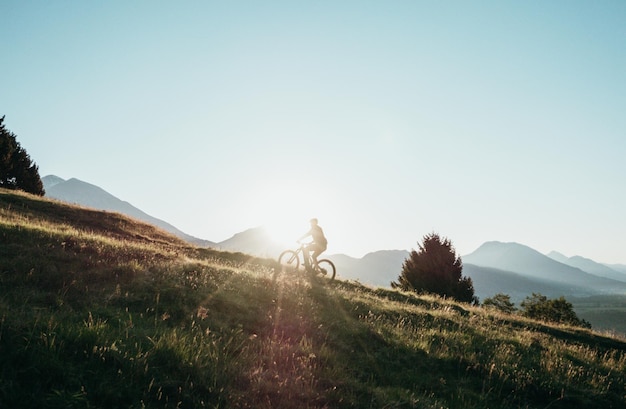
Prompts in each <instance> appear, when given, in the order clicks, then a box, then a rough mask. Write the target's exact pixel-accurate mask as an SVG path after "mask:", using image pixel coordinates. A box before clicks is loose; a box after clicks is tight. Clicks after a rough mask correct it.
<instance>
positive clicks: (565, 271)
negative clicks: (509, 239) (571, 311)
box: [463, 241, 626, 295]
mask: <svg viewBox="0 0 626 409" xmlns="http://www.w3.org/2000/svg"><path fill="white" fill-rule="evenodd" d="M463 261H464V263H469V264H473V265H476V266H482V267H489V268H495V269H499V270H504V271H510V272H513V273H516V274H520V275H522V276H525V277H528V278H531V279H535V280H541V281H544V282H545V281H547V282H552V283H558V284H559V285H560V287H561V288H562V290H563V292H564V293H566V294H572V295H589V294H590V293H591V294H593V293H623V294H626V281H618V280H615V279H610V278H606V277H603V276H598V275H595V274H591V273H589V272H587V271H584V270H582V269H580V268H578V267H574V266H571V265H568V264H564V263H561V262H559V261H557V260H555V259H553V258H551V257H548V256H546V255H544V254H541V253H540V252H538V251H536V250H534V249H532V248H530V247H528V246H524V245H522V244H519V243H502V242H497V241H492V242H487V243H484V244H483V245H482V246H480V247H479V248H478V249H476V250H475V251H474V252H473V253H471V254H468V255H466V256H463ZM596 264H597V263H596ZM615 273H616V274H619V273H618V272H615ZM581 292H582V293H581Z"/></svg>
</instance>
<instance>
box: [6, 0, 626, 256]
mask: <svg viewBox="0 0 626 409" xmlns="http://www.w3.org/2000/svg"><path fill="white" fill-rule="evenodd" d="M0 39H1V41H0V56H1V57H0V58H2V63H1V64H0V115H6V119H5V124H6V126H7V127H8V128H9V129H10V130H11V131H13V132H14V133H15V134H16V135H17V136H18V141H19V142H20V143H21V144H22V145H23V147H24V148H25V149H26V150H27V151H28V153H29V154H30V155H31V157H32V159H33V160H34V161H35V162H36V163H37V164H38V166H39V170H40V174H41V175H42V176H45V175H48V174H55V175H58V176H60V177H63V178H66V179H68V178H71V177H76V178H79V179H81V180H84V181H87V182H90V183H93V184H96V185H98V186H100V187H102V188H104V189H106V190H107V191H109V192H110V193H112V194H114V195H116V196H117V197H119V198H121V199H123V200H127V201H129V202H130V203H132V204H133V205H135V206H137V207H139V208H140V209H142V210H144V211H146V212H147V213H149V214H151V215H153V216H155V217H158V218H161V219H163V220H166V221H168V222H170V223H172V224H174V225H175V226H177V227H178V228H180V229H181V230H183V231H185V232H187V233H189V234H192V235H195V236H197V237H201V238H205V239H209V240H213V241H221V240H224V239H226V238H228V237H230V236H231V235H232V234H234V233H237V232H239V231H242V230H245V229H247V228H249V227H254V226H257V225H260V224H264V223H269V224H281V223H282V224H283V225H286V226H293V227H295V230H294V232H292V234H294V238H295V237H297V235H299V234H300V233H301V232H303V231H304V230H306V228H307V227H308V222H307V221H308V219H309V218H310V217H318V218H319V220H320V224H321V225H322V227H324V229H325V231H326V232H327V235H328V236H329V239H330V245H329V249H328V252H330V253H336V252H344V253H347V254H350V255H352V256H357V257H360V256H362V255H363V254H365V253H367V252H369V251H374V250H379V249H410V248H413V247H415V246H416V243H417V241H418V240H421V238H422V237H423V236H424V235H425V234H427V233H430V232H432V231H435V232H438V233H440V234H441V235H443V236H446V237H448V238H450V239H451V240H452V242H453V244H454V245H455V246H456V248H457V250H458V252H459V253H460V254H467V253H470V252H472V251H473V250H475V249H476V248H477V247H478V246H479V245H480V244H482V243H483V242H485V241H489V240H499V241H515V242H519V243H522V244H525V245H528V246H531V247H533V248H535V249H537V250H539V251H542V252H549V251H551V250H557V251H559V252H562V253H564V254H565V255H568V256H572V255H582V256H585V257H590V258H593V259H595V260H597V261H602V262H609V263H624V264H626V216H625V210H624V209H626V189H625V188H624V181H625V179H626V160H625V157H624V156H625V154H626V114H625V113H626V1H570V0H568V1H473V2H470V1H459V2H456V1H454V2H453V1H436V2H435V1H405V2H403V1H385V2H383V1H369V2H368V1H315V2H313V1H311V2H304V1H301V2H295V1H285V2H274V1H263V2H261V1H256V2H251V1H246V2H235V1H233V2H210V1H197V2H189V1H181V2H166V1H132V2H131V1H117V2H116V1H107V2H81V1H11V0H9V1H7V0H4V1H2V2H1V3H0ZM277 220H280V223H279V222H277Z"/></svg>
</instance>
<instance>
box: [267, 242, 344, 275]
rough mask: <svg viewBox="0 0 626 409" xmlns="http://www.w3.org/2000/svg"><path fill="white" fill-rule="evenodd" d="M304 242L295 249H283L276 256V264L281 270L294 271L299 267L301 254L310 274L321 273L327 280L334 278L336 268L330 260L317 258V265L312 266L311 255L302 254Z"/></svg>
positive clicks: (306, 269)
mask: <svg viewBox="0 0 626 409" xmlns="http://www.w3.org/2000/svg"><path fill="white" fill-rule="evenodd" d="M305 247H306V244H301V245H300V247H299V248H297V249H296V250H285V251H283V252H282V253H280V256H278V264H280V265H281V268H282V270H283V271H287V272H291V273H295V272H297V271H298V269H299V268H300V254H302V260H303V264H304V268H305V271H307V272H309V273H312V274H321V275H322V276H325V277H326V278H328V279H329V280H334V279H335V274H336V273H337V269H336V268H335V265H334V264H333V262H332V261H330V260H328V259H322V260H317V265H316V266H312V262H313V260H312V257H311V254H310V253H309V256H308V257H305V256H304V248H305Z"/></svg>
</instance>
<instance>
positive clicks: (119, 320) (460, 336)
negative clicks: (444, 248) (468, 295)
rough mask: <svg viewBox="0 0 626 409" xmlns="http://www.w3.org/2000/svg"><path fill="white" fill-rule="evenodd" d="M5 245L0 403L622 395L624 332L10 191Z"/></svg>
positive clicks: (513, 403)
mask: <svg viewBox="0 0 626 409" xmlns="http://www.w3.org/2000/svg"><path fill="white" fill-rule="evenodd" d="M0 243H1V244H0V289H1V292H0V368H1V369H0V407H1V408H4V407H7V408H30V407H32V408H55V407H59V408H109V407H126V408H142V407H147V408H177V407H181V408H202V407H206V408H432V409H435V408H470V407H471V408H571V407H585V408H596V407H597V408H622V407H624V406H625V405H626V388H625V386H624V385H625V383H626V382H625V381H626V343H625V342H624V340H623V339H620V338H615V337H611V336H607V335H603V334H600V333H595V332H593V331H589V330H584V329H580V328H572V327H564V326H557V325H550V324H545V323H541V322H536V321H532V320H527V319H523V318H521V317H518V316H511V315H504V314H499V313H497V312H494V311H491V310H487V309H481V308H478V307H471V306H469V305H466V304H459V303H455V302H452V301H449V300H444V299H441V298H437V297H431V296H416V295H413V294H409V293H402V292H397V291H391V290H384V289H373V288H369V287H365V286H362V285H360V284H356V283H352V282H342V281H340V280H337V281H335V282H328V281H324V280H317V279H313V278H310V277H305V276H288V275H285V274H280V272H278V271H277V270H276V268H277V265H276V264H275V263H274V262H273V261H272V260H265V259H257V258H252V257H249V256H247V255H244V254H240V253H224V252H218V251H215V250H210V249H200V248H195V247H191V246H189V245H187V244H185V243H183V242H181V241H180V240H178V239H176V238H173V237H171V236H169V235H168V234H167V233H165V232H162V231H160V230H157V229H156V228H153V227H151V226H147V225H145V224H142V223H139V222H137V221H133V220H130V219H128V218H125V217H123V216H121V215H117V214H112V213H103V212H95V211H92V210H89V209H82V208H78V207H73V206H67V205H62V204H60V203H57V202H54V201H48V200H45V199H40V198H36V197H32V196H29V195H25V194H20V193H15V192H9V191H4V190H0ZM340 273H341V272H339V274H340Z"/></svg>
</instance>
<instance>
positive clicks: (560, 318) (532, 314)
mask: <svg viewBox="0 0 626 409" xmlns="http://www.w3.org/2000/svg"><path fill="white" fill-rule="evenodd" d="M521 307H522V315H523V316H525V317H528V318H533V319H536V320H541V321H547V322H555V323H558V324H568V325H574V326H577V327H583V328H591V324H590V323H589V322H587V321H585V320H581V319H579V318H578V316H577V315H576V313H575V312H574V306H573V305H572V304H571V303H569V302H568V301H567V300H566V299H565V297H560V298H557V299H552V300H549V299H548V297H546V296H545V295H541V294H538V293H537V294H535V293H533V295H532V297H526V299H525V300H524V301H522V303H521Z"/></svg>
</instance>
